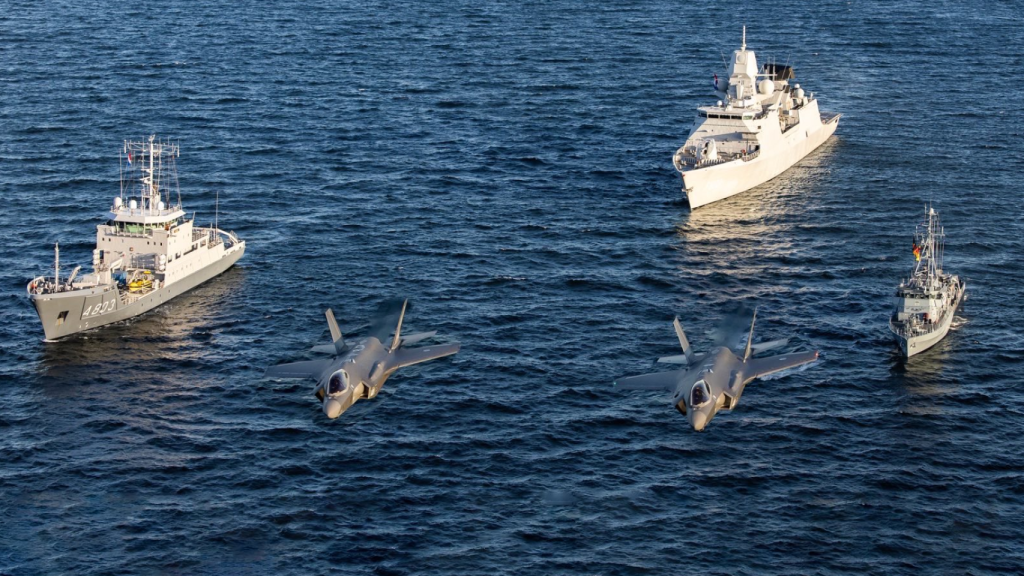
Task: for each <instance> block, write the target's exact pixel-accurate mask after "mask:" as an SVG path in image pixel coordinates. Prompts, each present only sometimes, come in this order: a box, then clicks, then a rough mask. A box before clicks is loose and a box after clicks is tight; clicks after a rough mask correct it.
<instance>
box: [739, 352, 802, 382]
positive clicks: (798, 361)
mask: <svg viewBox="0 0 1024 576" xmlns="http://www.w3.org/2000/svg"><path fill="white" fill-rule="evenodd" d="M817 359H818V353H817V352H796V353H793V354H780V355H778V356H769V357H768V358H755V359H753V360H748V361H747V369H746V373H747V375H748V377H750V378H760V377H761V376H767V375H768V374H772V373H773V372H779V371H781V370H786V369H787V368H795V367H797V366H801V365H803V364H807V363H808V362H814V361H815V360H817Z"/></svg>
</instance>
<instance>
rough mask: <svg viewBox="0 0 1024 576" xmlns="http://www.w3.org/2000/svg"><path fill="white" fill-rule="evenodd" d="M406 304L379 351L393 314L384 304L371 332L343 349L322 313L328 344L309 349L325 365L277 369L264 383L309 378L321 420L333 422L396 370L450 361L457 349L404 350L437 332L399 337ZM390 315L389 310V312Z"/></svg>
mask: <svg viewBox="0 0 1024 576" xmlns="http://www.w3.org/2000/svg"><path fill="white" fill-rule="evenodd" d="M408 304H409V301H408V300H404V301H402V306H401V312H400V313H399V314H398V325H397V327H396V328H395V334H394V336H392V337H391V339H390V340H389V341H388V344H387V345H385V344H384V341H385V340H387V339H388V336H389V335H390V332H391V330H390V323H389V322H387V321H388V320H390V319H393V317H394V314H392V313H388V312H386V309H387V308H388V304H387V303H385V305H384V306H383V307H382V312H380V313H378V318H377V321H376V322H375V326H372V327H371V329H370V335H369V336H367V337H366V338H363V339H360V340H357V341H354V342H352V343H351V344H346V342H345V339H344V338H343V337H342V334H341V329H340V328H339V327H338V323H337V321H335V319H334V312H333V311H332V310H331V309H330V308H328V309H327V312H326V314H327V325H328V326H329V327H330V329H331V340H332V343H331V344H326V345H323V346H314V347H313V351H314V352H326V353H329V354H331V355H332V358H330V359H323V360H307V361H305V362H293V363H291V364H279V365H277V366H272V367H271V368H269V369H267V372H266V374H264V377H265V378H311V379H313V380H316V381H317V385H316V388H315V389H314V394H315V395H316V397H317V399H318V400H320V402H322V403H323V409H324V414H326V415H327V417H328V418H331V419H334V418H337V417H338V416H340V415H341V413H342V412H344V411H345V410H348V409H349V407H350V406H352V405H353V404H355V403H356V401H357V400H361V399H364V398H365V399H370V398H373V397H374V396H376V395H377V393H378V392H380V389H381V387H383V386H384V382H385V381H386V380H387V379H388V376H391V374H393V373H394V372H395V370H398V369H399V368H404V367H406V366H411V365H413V364H419V363H420V362H426V361H427V360H433V359H435V358H442V357H444V356H450V355H452V354H455V353H456V352H458V351H459V346H460V344H459V343H458V342H456V343H454V344H445V345H442V346H428V347H423V348H406V347H405V346H406V345H408V344H415V343H416V342H420V341H422V340H426V339H427V338H431V337H433V336H434V335H436V334H437V332H436V331H435V332H421V333H419V334H411V335H409V336H402V320H403V319H404V318H405V310H406V307H407V305H408ZM393 311H394V310H393Z"/></svg>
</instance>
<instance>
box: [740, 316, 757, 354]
mask: <svg viewBox="0 0 1024 576" xmlns="http://www.w3.org/2000/svg"><path fill="white" fill-rule="evenodd" d="M755 322H757V308H754V317H753V318H752V319H751V320H750V334H749V335H747V349H746V350H744V351H743V361H744V362H746V361H747V360H750V355H751V354H753V351H752V350H753V349H752V347H753V345H754V323H755Z"/></svg>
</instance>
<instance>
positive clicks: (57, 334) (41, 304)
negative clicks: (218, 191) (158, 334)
mask: <svg viewBox="0 0 1024 576" xmlns="http://www.w3.org/2000/svg"><path fill="white" fill-rule="evenodd" d="M244 253H245V243H244V242H240V243H238V244H236V245H235V246H234V247H233V248H232V249H231V250H228V251H226V252H225V253H224V255H223V256H221V258H220V259H219V260H217V261H215V262H212V263H210V264H209V265H207V266H204V267H203V268H201V269H199V270H197V271H195V272H193V273H192V274H189V275H188V276H185V277H184V278H181V279H180V280H177V281H175V282H173V283H171V284H168V285H166V286H162V287H160V288H159V289H157V290H153V291H152V292H150V293H149V294H146V295H145V296H143V297H141V298H139V299H138V300H135V301H133V302H131V303H129V304H124V303H122V302H121V300H120V298H119V297H118V292H117V288H116V287H114V286H100V287H96V288H91V289H85V290H73V291H68V292H57V293H53V294H45V295H35V294H33V295H31V296H30V299H31V300H32V304H33V305H34V306H35V308H36V313H38V314H39V320H40V321H41V322H42V324H43V332H44V333H45V335H46V339H47V340H57V339H59V338H64V337H66V336H70V335H72V334H77V333H78V332H83V331H85V330H92V329H93V328H99V327H100V326H106V325H107V324H112V323H114V322H120V321H122V320H128V319H129V318H134V317H136V316H139V315H140V314H144V313H146V312H149V311H150V310H152V309H154V308H156V307H158V306H160V305H161V304H165V303H167V302H169V301H171V300H172V299H174V298H175V297H177V296H180V295H182V294H184V293H185V292H188V291H189V290H191V289H193V288H195V287H197V286H199V285H200V284H203V283H204V282H206V281H207V280H210V279H212V278H214V277H216V276H219V275H220V274H222V273H224V272H225V271H227V270H228V269H229V268H231V266H233V265H234V264H235V262H237V261H238V259H239V258H241V257H242V255H243V254H244ZM61 314H63V315H64V318H63V320H61V318H60V316H61Z"/></svg>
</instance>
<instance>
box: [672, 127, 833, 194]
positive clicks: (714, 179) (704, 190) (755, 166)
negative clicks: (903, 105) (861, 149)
mask: <svg viewBox="0 0 1024 576" xmlns="http://www.w3.org/2000/svg"><path fill="white" fill-rule="evenodd" d="M816 123H817V124H818V126H816V127H815V128H814V129H813V130H810V131H808V130H807V128H806V127H803V126H795V127H794V128H793V129H792V130H791V131H795V133H793V134H788V133H787V134H783V135H782V138H781V141H780V142H778V143H773V144H772V145H771V146H770V147H767V149H766V147H765V146H762V149H761V153H760V154H759V155H758V157H757V158H755V159H753V160H750V161H743V160H733V161H732V162H726V163H724V164H718V165H715V166H709V167H706V168H698V169H695V170H688V171H686V172H684V173H683V192H684V193H685V194H686V199H687V201H688V202H689V204H690V209H691V210H695V209H697V208H699V207H701V206H704V205H706V204H710V203H712V202H717V201H719V200H724V199H726V198H729V197H730V196H735V195H736V194H739V193H741V192H745V191H747V190H750V189H751V188H753V187H755V186H759V185H761V184H764V183H765V182H767V181H769V180H771V179H772V178H775V177H776V176H778V175H779V174H782V173H783V172H785V171H786V170H788V169H789V168H790V167H792V166H793V165H794V164H796V163H797V162H799V161H800V160H802V159H803V158H804V157H805V156H807V155H808V154H810V153H811V152H813V151H814V150H816V149H817V148H818V147H819V146H821V145H822V144H824V143H825V141H826V140H828V139H829V137H831V136H832V134H834V133H835V131H836V128H837V127H838V126H839V116H838V115H836V116H833V117H831V118H829V119H828V120H827V121H826V122H825V123H820V122H816ZM801 132H803V133H804V134H805V135H804V136H803V137H802V138H801V137H799V136H800V133H801ZM768 150H774V153H771V152H768Z"/></svg>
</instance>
